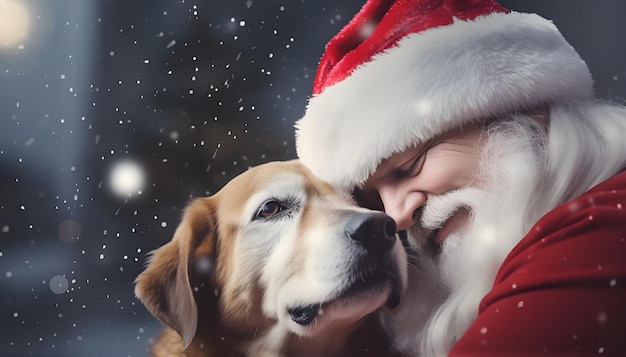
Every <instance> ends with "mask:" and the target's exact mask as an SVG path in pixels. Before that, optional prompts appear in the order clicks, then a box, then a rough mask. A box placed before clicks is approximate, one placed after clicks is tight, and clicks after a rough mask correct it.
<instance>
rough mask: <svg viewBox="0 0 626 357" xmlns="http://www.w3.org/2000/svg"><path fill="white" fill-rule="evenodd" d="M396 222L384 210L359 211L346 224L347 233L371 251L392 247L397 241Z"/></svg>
mask: <svg viewBox="0 0 626 357" xmlns="http://www.w3.org/2000/svg"><path fill="white" fill-rule="evenodd" d="M397 229H398V227H397V225H396V222H395V221H394V220H393V219H392V218H391V217H389V216H388V215H386V214H384V213H382V212H371V213H358V214H355V215H353V216H352V217H350V219H349V220H348V223H347V224H346V230H345V232H346V235H347V236H348V237H349V238H350V239H352V240H354V241H357V242H359V243H360V244H361V245H362V246H363V247H365V249H367V250H368V251H371V252H376V251H384V250H387V249H391V247H392V246H393V244H394V243H395V241H396V233H397Z"/></svg>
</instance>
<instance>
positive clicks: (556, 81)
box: [296, 0, 593, 191]
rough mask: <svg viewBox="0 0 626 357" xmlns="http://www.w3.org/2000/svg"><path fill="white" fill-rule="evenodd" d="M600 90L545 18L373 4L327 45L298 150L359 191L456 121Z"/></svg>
mask: <svg viewBox="0 0 626 357" xmlns="http://www.w3.org/2000/svg"><path fill="white" fill-rule="evenodd" d="M592 93H593V81H592V79H591V75H590V73H589V70H588V68H587V66H586V64H585V62H584V61H583V60H582V59H581V58H580V56H579V55H578V53H577V52H576V50H574V48H572V46H570V44H569V43H567V41H566V40H565V39H564V38H563V36H562V35H561V33H560V32H559V30H558V29H557V28H556V26H554V24H553V23H552V22H551V21H549V20H546V19H544V18H543V17H541V16H539V15H536V14H527V13H519V12H514V11H509V10H507V9H506V8H504V7H502V6H500V5H499V4H498V3H496V2H495V1H492V0H397V1H393V0H369V1H367V3H366V4H365V5H364V6H363V8H362V9H361V10H360V12H359V13H357V14H356V16H355V17H354V18H353V19H352V20H351V21H350V22H349V23H348V24H347V25H346V26H345V27H344V28H343V29H342V30H341V31H340V32H339V33H338V34H337V35H336V36H335V37H333V38H332V39H331V40H330V41H329V43H328V45H327V46H326V51H325V53H324V55H323V56H322V59H321V61H320V64H319V68H318V71H317V74H316V78H315V82H314V88H313V96H312V97H311V99H310V100H309V103H308V106H307V109H306V113H305V115H304V117H302V118H301V119H299V120H298V121H297V122H296V148H297V153H298V157H299V158H300V160H301V161H302V162H303V163H304V164H305V165H307V166H308V167H309V168H311V169H312V171H313V172H314V173H315V174H316V175H318V176H320V177H321V178H322V179H324V180H326V181H329V182H330V183H331V184H333V185H334V186H335V187H336V188H338V189H340V190H344V191H350V190H352V189H353V188H354V187H355V186H357V185H359V184H360V183H362V182H364V181H365V180H366V179H367V178H368V177H369V176H370V174H371V173H373V171H374V170H375V169H376V167H377V166H378V164H379V163H380V162H381V161H382V160H383V159H385V158H387V157H389V156H391V155H392V154H393V153H395V152H400V151H403V150H405V149H407V148H409V147H410V146H412V145H416V144H420V143H424V142H425V141H427V140H428V139H430V138H432V137H434V136H436V135H438V134H440V133H443V132H445V131H446V130H448V129H452V128H456V127H460V126H462V125H464V124H466V123H470V122H472V121H477V120H480V119H483V118H487V117H491V116H495V115H499V114H503V113H507V112H512V111H515V110H524V109H530V108H533V107H536V106H538V105H542V104H545V103H554V102H562V101H570V100H581V99H587V98H589V97H591V95H592Z"/></svg>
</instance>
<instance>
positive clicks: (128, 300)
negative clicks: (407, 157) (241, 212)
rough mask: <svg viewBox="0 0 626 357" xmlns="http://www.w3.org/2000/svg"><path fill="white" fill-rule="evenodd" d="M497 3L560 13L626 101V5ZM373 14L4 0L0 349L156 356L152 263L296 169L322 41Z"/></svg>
mask: <svg viewBox="0 0 626 357" xmlns="http://www.w3.org/2000/svg"><path fill="white" fill-rule="evenodd" d="M501 3H502V4H503V5H505V6H507V7H509V8H512V9H515V10H520V11H524V12H537V13H539V14H541V15H543V16H544V17H546V18H549V19H552V20H554V22H555V23H556V25H557V26H558V27H559V28H560V30H561V32H562V33H563V34H564V36H565V37H566V38H567V39H568V40H569V41H570V43H571V44H572V45H573V46H574V47H575V48H577V50H578V51H579V53H580V54H581V56H582V57H583V58H584V59H585V60H586V61H587V63H588V64H589V67H590V69H591V72H592V74H593V76H594V78H595V82H596V92H597V95H598V96H599V97H601V98H605V99H608V100H613V101H617V102H620V103H623V102H624V99H623V98H626V46H625V45H624V39H623V35H624V33H626V22H625V21H623V16H624V14H626V3H625V2H623V1H621V0H612V1H611V0H604V1H595V2H591V1H582V0H581V1H572V0H552V1H545V0H533V1H531V0H517V1H514V0H509V1H504V0H503V1H501ZM361 5H362V2H361V1H338V0H298V1H275V0H265V1H258V0H257V1H255V0H245V1H244V0H240V1H237V0H231V1H226V0H223V1H217V0H213V1H211V0H203V1H201V0H177V1H174V0H167V1H166V0H131V1H122V0H0V329H1V330H2V331H3V332H2V333H1V334H0V356H26V355H29V356H81V357H82V356H107V357H110V356H147V354H148V352H147V351H148V347H149V343H150V341H151V339H152V338H153V337H154V336H155V335H156V334H157V333H158V331H159V330H160V328H161V325H160V324H159V323H158V322H157V321H156V320H155V319H154V318H153V317H152V316H151V315H149V314H148V313H147V311H146V310H145V308H144V307H143V306H142V305H141V303H140V302H139V301H138V300H137V299H136V298H135V297H134V294H133V279H134V278H135V277H136V276H137V274H139V272H140V271H141V270H142V269H143V266H144V263H145V258H146V254H147V253H148V252H149V251H151V250H153V249H155V248H157V247H159V246H160V245H162V244H164V243H166V242H167V241H168V240H169V239H170V238H171V236H172V234H173V232H174V229H175V228H176V226H177V224H178V221H179V219H180V215H181V209H182V208H183V207H184V206H185V204H186V203H187V202H188V201H189V200H190V199H191V198H193V197H198V196H206V195H211V194H212V193H214V192H215V191H217V190H218V189H219V188H220V187H221V186H223V185H224V184H225V182H226V181H227V180H229V179H230V178H232V177H233V176H235V175H237V174H238V173H240V172H242V171H244V170H246V169H247V168H248V167H250V166H254V165H257V164H260V163H263V162H266V161H271V160H285V159H291V158H295V156H296V154H295V149H294V140H293V123H294V121H295V120H297V119H298V118H300V117H301V116H302V115H303V113H304V109H305V107H306V102H307V98H308V96H309V95H310V93H311V87H312V82H313V78H314V75H315V70H316V67H317V62H318V60H319V58H320V56H321V54H322V52H323V50H324V45H325V43H326V42H327V41H328V39H330V37H331V36H333V35H334V34H335V33H336V32H337V31H339V29H340V28H341V27H342V26H343V25H344V24H345V23H347V21H349V20H350V18H351V17H352V16H353V15H354V13H355V12H356V11H357V10H358V9H359V8H360V6H361ZM572 144H573V145H574V144H575V143H572Z"/></svg>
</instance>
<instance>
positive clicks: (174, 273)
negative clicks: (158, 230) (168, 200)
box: [135, 160, 407, 357]
mask: <svg viewBox="0 0 626 357" xmlns="http://www.w3.org/2000/svg"><path fill="white" fill-rule="evenodd" d="M406 259H407V258H406V253H405V251H404V249H403V247H402V243H401V242H400V240H399V238H398V235H397V234H396V226H395V223H394V222H393V220H392V219H391V218H389V217H388V216H386V215H384V214H383V213H381V212H375V211H370V210H367V209H364V208H359V207H357V206H356V205H355V204H354V203H353V202H352V200H350V199H348V198H346V197H343V196H341V195H339V194H337V193H336V192H335V191H334V190H333V189H332V187H331V186H330V185H328V184H327V183H325V182H322V181H320V180H319V179H318V178H316V177H314V176H313V175H312V174H311V173H310V171H308V169H306V168H305V167H304V166H302V165H301V164H300V163H299V162H298V161H295V160H294V161H287V162H273V163H268V164H263V165H260V166H257V167H255V168H252V169H250V170H248V171H246V172H244V173H243V174H241V175H239V176H237V177H236V178H234V179H233V180H232V181H230V182H229V183H228V184H227V185H226V186H224V188H222V189H221V190H220V191H219V192H217V193H216V194H214V195H213V196H211V197H205V198H198V199H195V200H194V201H192V202H191V203H190V205H189V206H188V207H187V208H186V210H185V213H184V216H183V219H182V222H181V223H180V225H179V226H178V228H177V229H176V232H175V234H174V238H173V239H172V240H171V241H170V242H169V243H167V244H165V245H164V246H163V247H161V248H159V249H158V250H156V251H155V252H154V253H153V255H152V256H151V258H150V260H149V265H148V267H147V268H146V270H145V271H144V272H143V273H141V274H140V275H139V276H138V277H137V280H136V288H135V293H136V295H137V296H138V297H139V299H141V301H142V302H143V303H144V304H145V306H146V307H147V308H148V310H149V311H150V312H151V313H152V314H153V315H154V316H156V317H157V318H158V319H159V320H161V321H162V322H163V323H164V324H166V325H167V326H169V328H166V330H165V331H164V332H163V334H162V335H161V336H160V337H159V338H157V340H156V341H155V343H154V345H153V349H152V353H153V356H165V355H167V356H220V357H222V356H255V357H258V356H272V357H275V356H299V357H300V356H302V357H304V356H362V355H364V354H367V355H372V356H385V355H389V353H388V352H387V351H388V350H389V340H388V338H387V336H386V334H385V332H384V331H383V330H382V327H381V325H380V323H379V322H380V320H379V318H378V316H376V314H375V313H373V312H374V311H376V310H377V309H379V308H381V307H383V308H385V307H394V306H395V305H397V303H398V299H399V297H400V295H401V293H402V292H403V290H404V289H405V287H406V283H407V267H406V265H407V260H406Z"/></svg>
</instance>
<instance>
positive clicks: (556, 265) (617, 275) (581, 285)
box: [449, 173, 626, 357]
mask: <svg viewBox="0 0 626 357" xmlns="http://www.w3.org/2000/svg"><path fill="white" fill-rule="evenodd" d="M538 355H541V356H583V355H584V356H626V173H622V174H619V175H616V176H614V177H613V178H611V179H609V180H607V181H605V182H604V183H602V184H600V185H598V186H597V187H595V188H594V189H592V190H591V191H589V192H588V193H586V194H584V195H583V196H581V197H579V198H578V199H575V200H573V201H571V202H568V203H566V204H564V205H562V206H560V207H558V208H556V209H555V210H553V211H551V212H550V213H548V214H547V215H546V216H544V217H543V218H542V219H541V220H539V221H538V222H537V224H536V225H535V226H534V227H533V229H532V230H531V232H530V233H528V235H527V236H526V237H524V239H523V240H522V241H521V242H520V243H519V244H518V245H517V246H516V247H515V248H514V249H513V250H512V251H511V253H510V254H509V256H508V257H507V258H506V260H505V261H504V263H503V264H502V266H501V268H500V270H499V272H498V275H497V277H496V280H495V283H494V287H493V289H492V290H491V291H490V292H489V293H488V294H487V295H486V296H485V297H484V299H483V300H482V302H481V304H480V308H479V315H478V317H477V318H476V320H475V321H474V323H473V324H472V325H471V326H470V328H469V329H468V330H467V332H466V333H465V334H464V335H463V336H462V337H461V339H460V340H459V341H458V342H457V343H456V344H455V345H454V346H453V348H452V351H451V352H450V354H449V356H450V357H460V356H498V357H500V356H538Z"/></svg>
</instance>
